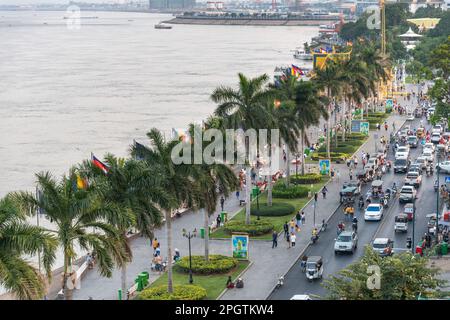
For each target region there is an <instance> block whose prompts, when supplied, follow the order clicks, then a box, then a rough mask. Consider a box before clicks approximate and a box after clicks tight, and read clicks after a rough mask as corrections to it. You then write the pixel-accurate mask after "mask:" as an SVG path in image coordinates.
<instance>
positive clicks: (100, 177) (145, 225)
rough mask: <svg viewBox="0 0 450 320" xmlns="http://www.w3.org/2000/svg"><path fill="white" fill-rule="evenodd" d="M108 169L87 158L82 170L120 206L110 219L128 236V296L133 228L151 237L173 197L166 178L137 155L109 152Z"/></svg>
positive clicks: (124, 280) (124, 267) (108, 199)
mask: <svg viewBox="0 0 450 320" xmlns="http://www.w3.org/2000/svg"><path fill="white" fill-rule="evenodd" d="M105 164H106V165H107V166H108V172H107V174H105V173H104V172H103V171H102V170H100V169H99V168H97V167H96V166H95V165H93V164H92V162H91V161H84V162H83V164H82V165H81V166H80V172H81V173H82V174H83V175H84V176H85V177H87V178H88V179H89V181H90V183H91V184H92V185H93V187H94V190H95V191H96V192H98V194H99V196H100V198H101V199H102V201H106V202H109V203H113V204H114V205H116V206H117V207H118V208H119V212H118V213H119V215H118V216H110V218H111V219H112V220H110V221H108V222H110V223H111V224H113V225H114V226H116V227H117V228H118V229H119V230H120V232H121V234H122V235H123V236H124V238H125V239H126V243H125V249H126V252H127V255H128V259H127V260H126V261H124V263H123V265H122V274H121V282H122V292H123V295H122V299H123V300H125V299H127V296H126V294H125V293H126V292H127V288H128V287H127V277H126V274H127V273H126V272H127V263H129V262H131V260H132V257H133V255H132V251H131V247H130V243H129V240H128V237H127V234H128V232H129V231H130V229H131V228H134V229H136V230H137V231H138V232H139V233H141V234H143V235H144V236H146V237H147V238H149V239H152V238H153V230H154V228H155V227H158V226H160V225H161V220H162V219H161V217H162V215H163V214H162V212H161V209H160V208H167V207H168V204H169V197H168V195H167V193H166V192H165V190H164V189H163V188H162V187H161V186H160V184H161V180H162V178H161V177H160V175H159V173H158V171H156V170H155V168H153V167H149V166H147V165H145V163H143V162H141V161H137V160H134V159H128V160H125V159H122V158H117V157H115V156H114V155H112V154H107V155H106V156H105Z"/></svg>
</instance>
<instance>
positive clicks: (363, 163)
mask: <svg viewBox="0 0 450 320" xmlns="http://www.w3.org/2000/svg"><path fill="white" fill-rule="evenodd" d="M362 165H363V168H364V167H365V166H366V159H365V158H364V159H362Z"/></svg>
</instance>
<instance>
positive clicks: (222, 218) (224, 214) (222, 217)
mask: <svg viewBox="0 0 450 320" xmlns="http://www.w3.org/2000/svg"><path fill="white" fill-rule="evenodd" d="M226 215H227V212H226V211H222V212H221V213H220V221H221V222H222V223H224V222H225V216H226Z"/></svg>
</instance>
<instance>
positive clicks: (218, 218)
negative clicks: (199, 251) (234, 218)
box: [216, 214, 222, 228]
mask: <svg viewBox="0 0 450 320" xmlns="http://www.w3.org/2000/svg"><path fill="white" fill-rule="evenodd" d="M216 221H217V228H220V223H221V222H222V219H220V214H218V215H217V218H216Z"/></svg>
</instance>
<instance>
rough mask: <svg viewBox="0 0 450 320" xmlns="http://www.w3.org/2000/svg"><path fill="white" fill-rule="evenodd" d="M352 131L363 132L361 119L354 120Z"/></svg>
mask: <svg viewBox="0 0 450 320" xmlns="http://www.w3.org/2000/svg"><path fill="white" fill-rule="evenodd" d="M352 132H361V121H359V120H352Z"/></svg>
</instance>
